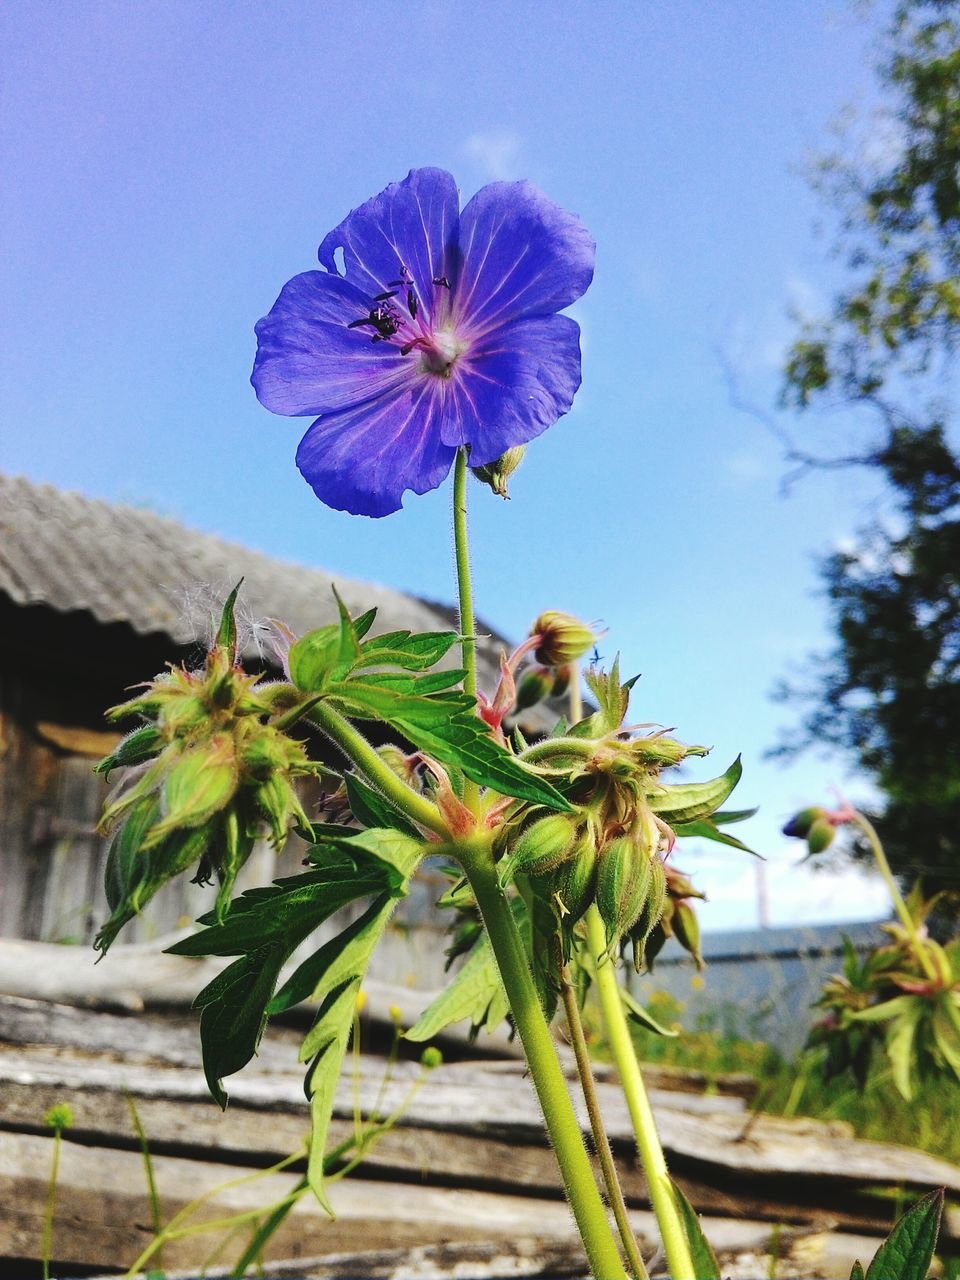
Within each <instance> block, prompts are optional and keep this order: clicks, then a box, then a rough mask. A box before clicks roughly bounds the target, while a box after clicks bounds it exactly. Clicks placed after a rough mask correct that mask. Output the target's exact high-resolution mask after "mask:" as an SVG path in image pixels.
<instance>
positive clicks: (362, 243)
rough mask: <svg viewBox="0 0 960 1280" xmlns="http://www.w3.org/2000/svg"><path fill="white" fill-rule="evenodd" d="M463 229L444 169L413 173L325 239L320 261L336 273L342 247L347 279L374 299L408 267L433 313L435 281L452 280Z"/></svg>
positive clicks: (451, 182)
mask: <svg viewBox="0 0 960 1280" xmlns="http://www.w3.org/2000/svg"><path fill="white" fill-rule="evenodd" d="M459 225H460V199H459V196H458V194H457V184H456V183H455V182H454V180H453V178H452V176H451V175H450V174H449V173H447V172H446V171H445V170H443V169H411V170H410V173H409V174H408V175H407V177H406V178H404V180H403V181H402V182H391V183H390V185H389V187H386V188H385V189H384V190H383V191H381V192H380V194H379V195H378V196H374V197H373V199H372V200H368V201H367V202H366V204H362V205H360V207H359V208H358V209H354V210H353V211H352V212H351V213H348V214H347V216H346V217H345V218H344V220H343V221H342V222H341V223H340V225H339V226H338V227H335V228H334V229H333V231H331V232H330V234H329V235H327V236H325V237H324V239H323V242H322V243H321V245H320V262H321V264H322V265H323V266H325V267H326V268H327V270H328V271H337V270H338V267H337V262H336V252H337V250H338V249H342V250H343V264H344V274H345V276H346V278H347V279H348V280H349V281H351V282H352V283H353V284H354V285H356V287H357V288H358V289H360V290H362V291H363V292H364V293H365V294H367V296H368V297H370V298H374V297H376V295H377V294H378V293H383V292H385V291H386V289H387V288H388V286H389V285H390V282H391V281H394V280H396V279H397V278H398V277H399V275H400V270H401V268H402V267H406V269H407V271H409V272H410V274H411V276H412V277H413V279H414V282H415V283H416V286H417V292H418V293H419V295H420V297H419V301H420V305H421V306H422V307H423V309H424V311H425V312H426V313H427V314H428V315H429V313H430V311H431V309H432V304H433V297H434V294H435V293H436V289H435V287H434V284H433V282H434V280H438V279H440V278H441V277H444V276H445V277H447V278H448V279H449V280H450V281H451V282H452V281H453V272H454V269H455V266H456V245H457V236H458V231H459Z"/></svg>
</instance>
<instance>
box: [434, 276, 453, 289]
mask: <svg viewBox="0 0 960 1280" xmlns="http://www.w3.org/2000/svg"><path fill="white" fill-rule="evenodd" d="M433 283H434V284H435V285H438V286H442V287H443V288H444V289H449V288H450V281H449V280H448V279H447V277H446V276H437V277H436V278H435V279H434V282H433Z"/></svg>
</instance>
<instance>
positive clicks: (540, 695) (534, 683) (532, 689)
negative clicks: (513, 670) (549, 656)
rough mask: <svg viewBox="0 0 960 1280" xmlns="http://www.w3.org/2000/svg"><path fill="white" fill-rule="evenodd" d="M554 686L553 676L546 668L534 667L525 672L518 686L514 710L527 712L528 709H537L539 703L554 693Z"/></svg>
mask: <svg viewBox="0 0 960 1280" xmlns="http://www.w3.org/2000/svg"><path fill="white" fill-rule="evenodd" d="M553 684H554V680H553V674H552V672H550V671H548V670H547V669H546V667H532V668H531V669H530V670H529V671H527V672H525V674H524V675H523V677H522V678H521V680H520V682H519V684H518V685H517V698H516V702H515V703H514V709H515V710H516V711H526V710H527V708H528V707H535V706H536V705H537V703H538V702H542V701H543V700H544V698H547V697H549V696H550V694H551V693H552V692H553Z"/></svg>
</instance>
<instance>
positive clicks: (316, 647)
mask: <svg viewBox="0 0 960 1280" xmlns="http://www.w3.org/2000/svg"><path fill="white" fill-rule="evenodd" d="M339 648H340V628H339V627H338V626H337V624H336V623H334V622H331V623H329V624H328V625H327V626H325V627H318V628H317V629H316V631H308V632H307V633H306V635H303V636H301V637H300V639H299V640H297V641H296V642H295V643H294V644H292V645H291V646H290V653H289V656H288V658H287V664H288V666H289V668H290V679H291V680H292V681H293V683H294V684H295V685H296V686H297V688H298V689H300V690H302V692H303V693H316V692H317V691H318V690H320V689H322V688H323V684H324V680H325V678H326V675H327V672H328V671H329V670H330V668H331V667H332V666H333V664H334V662H335V661H336V656H337V653H338V651H339Z"/></svg>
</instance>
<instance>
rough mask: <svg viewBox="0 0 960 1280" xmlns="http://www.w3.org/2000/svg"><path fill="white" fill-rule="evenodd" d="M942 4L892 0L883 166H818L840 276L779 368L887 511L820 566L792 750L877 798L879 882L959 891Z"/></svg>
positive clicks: (952, 88)
mask: <svg viewBox="0 0 960 1280" xmlns="http://www.w3.org/2000/svg"><path fill="white" fill-rule="evenodd" d="M958 9H960V5H958V3H957V2H956V0H905V3H903V4H901V5H900V7H899V8H898V9H897V11H896V13H895V15H894V18H893V22H892V25H891V27H890V29H889V31H888V32H887V35H886V54H885V57H884V60H883V62H882V64H881V66H880V68H879V75H880V83H881V86H882V87H883V89H884V93H885V97H886V99H887V101H888V102H889V103H890V104H891V105H890V107H889V109H888V110H887V111H886V113H885V115H884V118H883V126H884V129H883V132H884V135H885V141H886V144H887V145H886V146H885V148H884V152H885V158H881V159H880V160H873V159H871V155H876V154H877V150H876V148H874V149H873V151H872V152H871V151H870V149H869V148H866V149H865V148H864V147H862V146H859V147H858V146H856V145H853V140H852V139H851V138H850V135H848V142H849V143H851V145H850V146H848V153H849V152H850V151H852V152H853V155H852V158H851V156H850V154H848V155H847V156H843V157H836V156H834V157H831V158H829V159H827V160H824V161H822V162H821V163H820V165H819V166H818V184H819V186H820V189H821V190H822V192H823V194H824V195H825V196H826V197H827V198H828V199H829V200H830V201H831V202H832V203H833V205H834V206H835V207H836V208H838V209H839V211H840V214H841V235H840V243H841V249H842V252H843V254H844V257H845V262H846V267H847V271H848V275H849V278H850V284H849V286H848V287H846V288H844V289H842V290H841V291H840V292H839V294H838V295H837V297H836V299H835V301H834V305H833V307H832V310H831V313H830V315H829V316H828V317H827V318H826V319H824V320H821V321H809V322H806V323H805V324H803V326H802V327H801V330H800V333H799V335H798V337H797V339H796V341H795V342H794V344H793V346H792V348H791V349H790V351H789V353H788V357H787V361H786V366H785V370H784V387H783V403H784V405H785V406H787V407H791V408H794V409H796V410H798V411H801V412H802V411H805V410H808V409H810V408H811V407H813V406H819V407H822V408H830V407H851V406H857V407H861V408H865V409H866V410H868V411H869V412H870V413H871V414H872V415H873V421H874V430H873V435H872V438H871V439H870V441H869V442H868V444H867V446H866V448H865V449H863V450H861V451H860V452H857V453H853V454H850V455H847V456H838V457H834V458H821V457H815V456H813V455H810V454H806V453H804V452H802V451H801V450H799V449H794V450H792V451H791V452H792V456H793V458H794V460H795V461H799V462H800V463H801V465H803V466H805V467H816V466H820V465H830V466H833V465H846V464H849V463H862V464H865V465H867V466H870V467H873V468H875V469H876V470H877V471H878V472H879V473H880V474H881V475H882V476H883V477H884V479H885V481H886V482H887V485H888V488H889V492H890V495H891V497H892V505H893V511H892V513H891V515H890V517H889V518H888V519H886V520H876V521H874V522H873V523H872V524H871V525H870V526H869V527H867V528H865V529H862V530H861V531H860V535H859V538H858V541H857V545H856V547H855V549H854V550H852V551H843V552H836V553H834V554H832V555H830V556H829V557H827V558H826V559H825V560H824V561H823V562H822V565H821V573H822V578H823V582H824V586H825V593H826V596H827V599H828V601H829V608H830V613H831V622H832V625H833V629H834V632H835V635H836V640H837V643H836V646H835V648H834V649H833V651H832V652H831V653H829V654H828V655H826V656H825V657H824V656H821V657H820V658H818V659H817V662H816V663H815V664H814V665H813V666H812V667H811V671H812V672H813V673H814V674H813V679H812V683H810V684H809V685H808V686H807V687H806V688H805V689H804V688H797V687H794V686H784V688H783V689H782V690H781V694H780V696H781V697H783V698H785V699H787V700H792V701H799V702H802V703H803V704H804V705H805V715H804V722H803V729H802V732H801V736H800V740H799V741H795V742H793V743H791V744H790V745H787V746H782V747H781V748H779V753H780V754H791V753H795V752H796V751H798V750H803V749H804V748H806V747H808V746H810V745H812V744H814V743H818V744H824V743H825V744H828V745H832V746H837V747H840V748H842V749H843V750H845V751H847V752H849V753H851V754H852V755H853V757H854V758H855V759H856V761H857V762H858V764H859V765H860V767H861V768H862V769H863V770H864V771H865V772H866V773H868V774H869V775H870V776H871V778H872V779H873V780H874V781H875V783H876V784H877V786H878V788H879V789H880V791H881V792H882V795H883V797H884V804H883V812H882V814H880V815H878V816H879V817H880V820H881V821H882V823H883V835H884V841H885V844H886V846H887V850H888V853H889V855H890V859H891V863H892V864H893V866H894V868H895V869H896V870H897V871H898V872H899V873H900V874H901V875H902V876H903V877H904V879H909V878H911V877H912V875H913V874H916V873H917V872H918V871H919V872H921V873H922V874H924V877H925V882H926V884H927V885H928V887H930V888H937V887H951V888H954V889H960V457H958V453H957V450H956V448H955V446H954V445H953V444H952V443H951V439H950V404H949V372H950V364H951V360H952V357H953V355H954V352H955V348H956V345H957V342H958V339H960V26H958V22H957V13H958Z"/></svg>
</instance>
